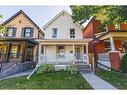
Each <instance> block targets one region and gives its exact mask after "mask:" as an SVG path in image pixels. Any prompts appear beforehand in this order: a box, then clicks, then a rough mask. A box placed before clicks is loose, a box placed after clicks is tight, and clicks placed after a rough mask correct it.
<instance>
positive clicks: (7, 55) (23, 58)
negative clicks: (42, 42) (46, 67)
mask: <svg viewBox="0 0 127 95" xmlns="http://www.w3.org/2000/svg"><path fill="white" fill-rule="evenodd" d="M30 41H31V40H26V39H3V40H1V41H0V63H11V62H18V63H24V62H27V61H34V53H35V51H34V48H35V45H36V44H35V43H32V42H30Z"/></svg>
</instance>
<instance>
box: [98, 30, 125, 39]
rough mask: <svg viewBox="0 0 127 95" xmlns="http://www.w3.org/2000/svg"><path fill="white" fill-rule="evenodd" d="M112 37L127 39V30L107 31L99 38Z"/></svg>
mask: <svg viewBox="0 0 127 95" xmlns="http://www.w3.org/2000/svg"><path fill="white" fill-rule="evenodd" d="M110 37H113V38H114V39H119V40H123V39H127V32H107V33H105V34H103V35H102V36H100V37H98V38H99V39H100V40H105V39H108V38H110Z"/></svg>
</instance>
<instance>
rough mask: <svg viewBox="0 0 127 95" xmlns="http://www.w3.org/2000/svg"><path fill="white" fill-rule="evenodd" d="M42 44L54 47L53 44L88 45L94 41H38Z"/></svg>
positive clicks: (89, 39)
mask: <svg viewBox="0 0 127 95" xmlns="http://www.w3.org/2000/svg"><path fill="white" fill-rule="evenodd" d="M36 41H38V42H39V43H41V44H45V45H49V44H51V45H53V44H79V45H80V44H84V45H85V44H88V42H90V41H92V39H91V38H85V39H38V40H36Z"/></svg>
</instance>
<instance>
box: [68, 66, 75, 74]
mask: <svg viewBox="0 0 127 95" xmlns="http://www.w3.org/2000/svg"><path fill="white" fill-rule="evenodd" d="M66 71H67V72H68V73H71V74H77V69H76V65H74V64H69V65H67V67H66Z"/></svg>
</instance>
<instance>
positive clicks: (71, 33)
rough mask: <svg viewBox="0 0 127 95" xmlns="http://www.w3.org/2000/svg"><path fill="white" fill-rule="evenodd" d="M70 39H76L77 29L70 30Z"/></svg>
mask: <svg viewBox="0 0 127 95" xmlns="http://www.w3.org/2000/svg"><path fill="white" fill-rule="evenodd" d="M70 38H75V29H74V28H71V29H70Z"/></svg>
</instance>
